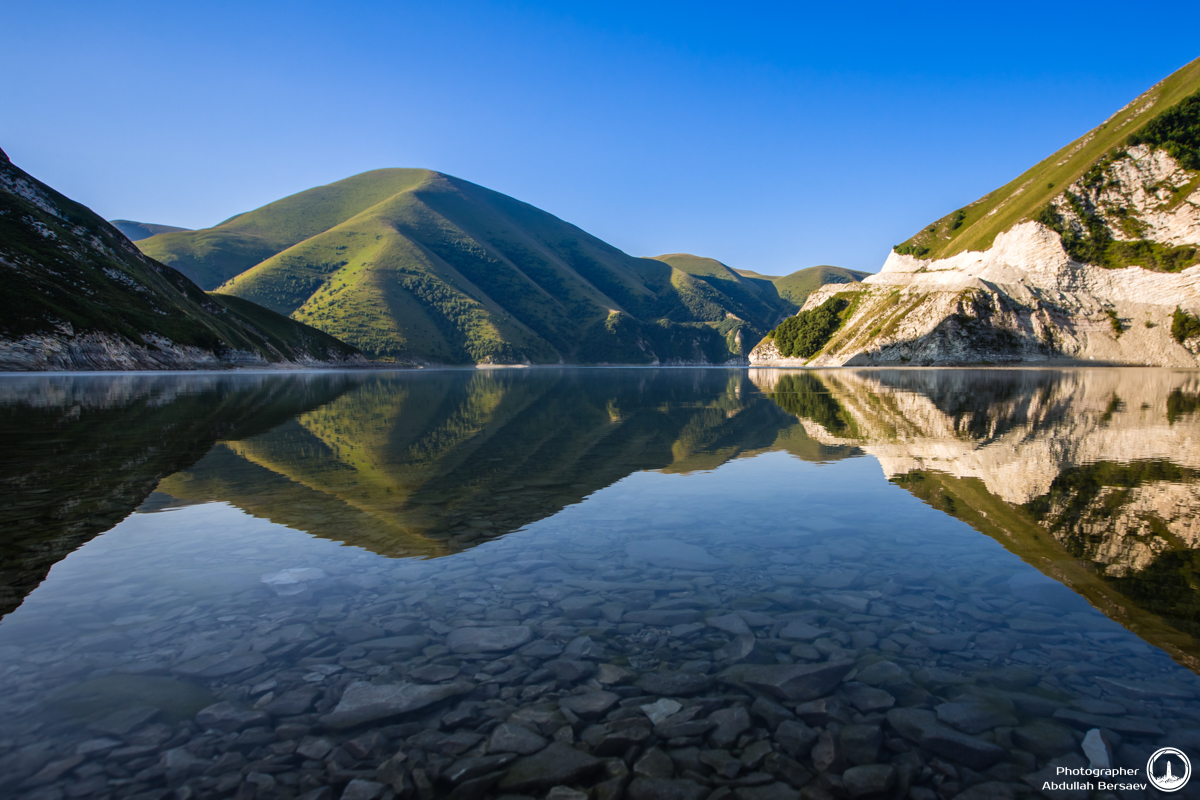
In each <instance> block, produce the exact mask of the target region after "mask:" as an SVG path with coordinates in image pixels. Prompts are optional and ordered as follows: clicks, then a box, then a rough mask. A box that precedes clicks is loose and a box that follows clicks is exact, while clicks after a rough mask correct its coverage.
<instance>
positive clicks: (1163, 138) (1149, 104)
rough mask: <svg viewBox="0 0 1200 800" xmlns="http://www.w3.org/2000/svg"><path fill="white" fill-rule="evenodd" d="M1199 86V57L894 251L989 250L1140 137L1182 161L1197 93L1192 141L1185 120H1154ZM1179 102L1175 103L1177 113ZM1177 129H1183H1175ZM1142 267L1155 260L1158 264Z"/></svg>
mask: <svg viewBox="0 0 1200 800" xmlns="http://www.w3.org/2000/svg"><path fill="white" fill-rule="evenodd" d="M1197 92H1200V59H1197V60H1195V61H1193V62H1191V63H1190V64H1188V65H1187V66H1185V67H1183V68H1182V69H1180V70H1178V71H1177V72H1175V73H1173V74H1172V75H1170V76H1169V77H1167V78H1165V79H1164V80H1162V81H1160V82H1159V83H1157V84H1155V85H1154V86H1152V87H1151V88H1150V89H1148V90H1147V91H1146V92H1144V93H1143V94H1142V95H1140V96H1139V97H1138V98H1137V99H1135V100H1134V101H1133V102H1131V103H1129V105H1127V106H1125V107H1124V108H1122V109H1121V110H1120V111H1118V112H1117V113H1116V114H1114V115H1113V116H1112V117H1110V118H1109V119H1108V120H1106V121H1105V122H1104V123H1103V124H1102V125H1100V126H1099V127H1097V128H1095V129H1093V130H1091V131H1089V132H1088V133H1086V134H1085V135H1084V136H1082V137H1080V138H1079V139H1076V140H1075V141H1074V142H1072V143H1070V144H1068V145H1067V146H1066V147H1063V148H1062V149H1061V150H1059V151H1058V152H1056V153H1054V154H1053V155H1051V156H1050V157H1049V158H1046V159H1045V160H1043V161H1041V162H1040V163H1038V164H1036V165H1035V166H1034V167H1032V168H1031V169H1029V170H1027V171H1026V172H1024V173H1022V174H1021V175H1020V176H1018V177H1017V178H1015V179H1014V180H1012V181H1010V182H1009V183H1007V184H1005V185H1004V186H1002V187H1000V188H999V189H997V190H995V191H994V192H991V193H990V194H987V195H985V196H983V197H981V198H980V199H978V200H976V201H975V202H974V203H971V204H970V205H968V206H966V207H964V208H961V209H959V210H957V211H955V212H953V213H952V214H948V215H946V216H945V217H942V218H941V219H939V220H937V221H936V222H934V223H933V224H932V225H929V226H927V227H926V228H924V229H923V230H921V231H920V232H919V233H917V234H916V235H915V236H913V237H912V238H910V239H908V240H907V241H906V242H904V243H902V244H900V245H897V246H896V248H895V249H896V252H898V253H901V254H906V255H914V256H918V257H920V258H945V257H947V256H952V255H954V254H956V253H961V252H963V251H965V250H976V251H979V250H986V249H987V248H988V247H990V246H991V244H992V242H993V241H994V240H995V238H996V235H997V234H998V233H1001V232H1002V231H1006V230H1008V229H1009V228H1011V227H1013V226H1014V225H1016V224H1017V223H1019V222H1022V221H1025V220H1031V219H1037V218H1039V216H1041V215H1043V213H1044V212H1045V210H1046V209H1047V207H1048V206H1049V205H1050V204H1051V202H1052V201H1055V200H1056V199H1057V200H1059V201H1060V203H1061V202H1062V201H1063V200H1064V190H1065V189H1067V188H1068V187H1070V186H1071V185H1072V184H1075V183H1076V182H1077V181H1079V180H1080V179H1083V178H1085V176H1087V175H1088V174H1089V171H1092V170H1095V169H1101V168H1102V167H1103V166H1104V162H1105V160H1106V159H1111V158H1112V157H1114V156H1116V155H1118V154H1119V153H1120V152H1121V151H1122V150H1123V149H1124V148H1126V147H1128V146H1131V145H1133V144H1137V143H1139V142H1143V143H1146V144H1151V145H1153V146H1160V147H1163V148H1164V149H1167V150H1168V151H1169V152H1171V153H1172V155H1175V156H1176V158H1177V159H1178V160H1180V161H1181V163H1182V162H1183V161H1184V160H1185V159H1184V158H1181V154H1183V153H1185V152H1194V153H1198V154H1200V151H1198V150H1197V147H1200V119H1196V118H1195V117H1196V116H1197V114H1198V113H1200V102H1198V101H1196V100H1193V101H1192V103H1191V104H1189V105H1188V106H1186V107H1184V109H1183V110H1185V111H1187V110H1191V111H1192V114H1191V117H1192V119H1191V120H1190V124H1191V133H1190V145H1189V143H1188V142H1189V138H1188V130H1187V129H1188V125H1187V124H1186V123H1185V124H1184V125H1182V126H1173V125H1167V126H1164V125H1163V124H1162V123H1161V122H1160V123H1159V124H1158V125H1154V124H1153V123H1154V122H1155V120H1160V119H1161V118H1162V117H1163V115H1164V114H1168V115H1170V116H1173V117H1175V118H1176V120H1178V118H1179V117H1180V116H1181V115H1180V113H1179V111H1180V109H1179V108H1176V107H1179V106H1180V104H1181V103H1184V101H1185V100H1187V99H1188V98H1189V97H1194V96H1195V95H1196V94H1197ZM1173 108H1175V109H1176V110H1175V111H1174V112H1173V113H1172V109H1173ZM1171 129H1174V132H1175V133H1176V134H1177V136H1175V137H1172V136H1171V133H1172V130H1171ZM1178 134H1182V137H1180V136H1179V135H1178ZM1176 139H1179V141H1176ZM1198 157H1200V155H1198ZM1185 166H1186V164H1185ZM1097 174H1098V173H1097ZM1193 188H1194V187H1193ZM1180 200H1182V198H1180ZM1051 227H1053V225H1051ZM1130 263H1137V262H1136V261H1131V262H1130ZM1144 266H1148V267H1154V266H1155V264H1149V263H1148V264H1144Z"/></svg>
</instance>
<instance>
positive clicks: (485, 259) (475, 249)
mask: <svg viewBox="0 0 1200 800" xmlns="http://www.w3.org/2000/svg"><path fill="white" fill-rule="evenodd" d="M139 246H140V247H142V249H143V250H144V252H146V253H147V254H151V255H153V256H154V257H156V258H160V259H162V260H164V261H166V262H167V263H170V264H172V265H173V266H176V267H178V268H179V269H180V270H182V271H184V272H185V273H187V274H190V275H193V276H195V277H196V278H197V280H199V281H201V283H202V285H214V283H215V282H217V281H218V280H220V281H223V282H222V283H220V285H219V291H220V293H222V294H228V295H234V296H237V297H241V298H245V299H247V300H251V301H253V302H255V303H258V304H260V305H263V306H265V307H267V308H270V309H273V310H275V311H277V312H279V313H281V314H286V315H288V316H290V317H292V318H293V319H296V320H300V321H302V322H305V323H307V324H309V325H312V326H314V327H316V328H319V329H321V330H324V331H326V332H328V333H330V334H332V335H334V336H336V337H338V338H339V339H341V340H343V341H346V342H349V343H351V344H353V345H355V346H356V347H359V348H361V349H362V350H363V351H365V352H367V353H368V354H370V355H371V356H372V357H374V358H378V359H384V360H389V359H396V360H409V359H424V360H427V361H432V362H443V363H472V362H474V363H516V362H532V363H555V362H558V361H560V360H561V361H566V362H621V363H652V362H653V361H655V360H659V361H710V362H713V361H725V360H727V359H729V358H731V357H733V356H736V355H741V354H743V353H745V352H748V350H749V346H748V345H752V344H753V343H754V342H755V341H757V336H758V334H759V333H760V332H761V331H763V330H765V329H766V328H767V327H768V326H769V325H770V324H771V322H773V319H772V314H773V313H774V309H773V307H772V306H771V304H770V303H769V302H767V301H765V300H764V299H763V298H762V297H760V295H761V292H757V291H755V290H754V289H753V288H752V287H750V288H747V286H743V285H740V284H743V283H744V281H742V280H741V279H740V278H739V277H738V276H736V275H734V274H733V273H729V275H730V276H731V277H730V279H729V280H726V281H719V280H715V279H709V278H706V277H704V276H697V275H693V274H691V272H689V271H688V270H685V269H680V268H677V267H675V266H673V265H672V264H669V263H666V262H664V261H659V260H653V259H643V258H634V257H632V256H629V255H627V254H625V253H622V252H621V251H620V250H618V249H616V248H615V247H613V246H611V245H609V244H607V243H605V242H603V241H601V240H599V239H597V238H595V237H594V236H590V235H589V234H587V233H585V232H584V231H582V230H580V229H579V228H576V227H575V226H573V225H570V224H568V223H566V222H564V221H562V220H560V219H558V218H557V217H554V216H552V215H550V214H548V213H546V212H544V211H541V210H540V209H537V208H534V207H533V206H530V205H528V204H526V203H522V202H520V201H518V200H514V199H513V198H511V197H507V196H505V195H502V194H499V193H497V192H493V191H490V190H488V189H485V188H483V187H481V186H477V185H475V184H473V183H469V182H467V181H464V180H460V179H458V178H454V177H451V176H448V175H442V174H440V173H436V172H430V171H428V170H412V169H385V170H375V171H373V172H368V173H364V174H362V175H356V176H354V177H351V178H348V179H346V180H344V181H339V182H338V183H334V184H330V185H329V186H322V187H318V188H316V189H311V190H309V191H307V192H301V193H300V194H297V195H293V196H291V197H288V198H285V199H283V200H280V201H278V202H276V203H272V204H270V205H267V206H264V207H263V208H260V209H257V210H255V211H251V212H248V213H246V214H241V215H239V216H237V217H234V218H233V219H230V220H228V221H226V222H223V223H221V224H220V225H218V226H216V227H215V228H210V229H206V230H201V231H194V232H186V233H169V234H164V235H161V236H156V237H152V238H150V239H147V240H144V241H143V242H140V243H139ZM727 272H728V271H727ZM710 277H711V276H710ZM726 289H728V290H729V291H731V292H733V294H732V295H731V294H726V291H725V290H726ZM735 309H736V310H735ZM739 312H741V313H739ZM731 315H732V316H731ZM743 328H747V329H752V330H747V331H746V333H745V334H743V333H742V332H741V331H742V329H743ZM747 340H751V341H749V342H748V344H747V346H743V342H746V341H747Z"/></svg>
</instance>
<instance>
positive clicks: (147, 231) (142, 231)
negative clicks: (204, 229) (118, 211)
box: [108, 219, 190, 242]
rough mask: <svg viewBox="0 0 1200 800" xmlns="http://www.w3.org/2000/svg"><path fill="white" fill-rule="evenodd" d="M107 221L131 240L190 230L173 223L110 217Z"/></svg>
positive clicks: (135, 240)
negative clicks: (155, 222)
mask: <svg viewBox="0 0 1200 800" xmlns="http://www.w3.org/2000/svg"><path fill="white" fill-rule="evenodd" d="M108 223H109V224H110V225H112V226H113V227H114V228H116V229H117V230H119V231H120V232H121V233H123V234H125V238H126V239H128V240H129V241H131V242H137V241H140V240H142V239H149V238H150V237H151V236H157V235H158V234H160V233H172V232H174V231H186V230H190V228H177V227H175V226H174V225H155V224H154V223H153V222H134V221H133V220H131V219H110V220H109V221H108Z"/></svg>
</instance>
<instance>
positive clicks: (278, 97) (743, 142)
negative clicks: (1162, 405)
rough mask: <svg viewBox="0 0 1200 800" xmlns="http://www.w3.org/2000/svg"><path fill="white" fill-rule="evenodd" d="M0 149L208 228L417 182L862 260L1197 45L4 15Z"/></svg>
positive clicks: (372, 13)
mask: <svg viewBox="0 0 1200 800" xmlns="http://www.w3.org/2000/svg"><path fill="white" fill-rule="evenodd" d="M0 19H2V22H0V30H2V32H3V45H2V46H0V70H2V74H3V75H4V76H5V79H4V80H3V81H2V82H0V147H2V148H4V150H5V151H6V152H7V153H8V154H9V156H10V157H11V158H12V159H13V161H14V162H15V163H16V164H17V165H18V166H21V167H23V168H24V169H26V170H27V171H28V172H30V173H31V174H33V175H34V176H35V177H37V178H39V179H41V180H43V181H45V182H46V183H48V184H50V185H51V186H53V187H54V188H56V189H58V190H59V191H62V192H63V193H65V194H67V195H68V196H70V197H73V198H74V199H76V200H79V201H81V202H83V203H85V204H87V205H89V206H91V207H92V208H93V209H94V210H96V211H97V212H98V213H100V214H101V215H103V216H105V217H108V218H117V217H123V218H127V219H135V220H140V221H144V222H158V223H165V224H170V225H181V226H185V227H205V226H208V225H214V224H216V223H217V222H220V221H221V220H223V219H225V218H227V217H229V216H232V215H233V214H235V213H239V212H242V211H246V210H249V209H251V208H255V207H257V206H259V205H262V204H264V203H267V202H270V201H271V200H275V199H278V198H280V197H283V196H285V195H287V194H291V193H293V192H297V191H301V190H303V189H306V188H309V187H311V186H314V185H318V184H322V183H328V182H331V181H335V180H338V179H340V178H344V177H347V176H349V175H352V174H355V173H358V172H362V171H365V170H369V169H375V168H378V167H428V168H431V169H436V170H441V171H443V172H447V173H450V174H452V175H457V176H459V177H461V178H465V179H467V180H471V181H474V182H476V183H479V184H482V185H484V186H487V187H489V188H492V189H496V190H498V191H501V192H504V193H506V194H510V195H512V196H514V197H517V198H519V199H521V200H524V201H526V202H529V203H532V204H534V205H536V206H539V207H540V208H543V209H545V210H547V211H549V212H551V213H553V214H556V215H557V216H559V217H562V218H563V219H565V220H567V221H569V222H572V223H574V224H576V225H578V226H579V227H581V228H583V229H584V230H587V231H589V232H590V233H593V234H595V235H597V236H599V237H600V238H602V239H605V240H607V241H609V242H611V243H612V244H614V245H616V246H617V247H620V248H621V249H623V250H625V251H626V252H629V253H632V254H635V255H656V254H659V253H670V252H691V253H696V254H699V255H707V256H712V257H714V258H718V259H720V260H722V261H724V262H726V263H728V264H730V265H731V266H735V267H741V268H746V269H754V270H758V271H760V272H764V273H770V274H785V273H787V272H791V271H793V270H796V269H800V268H803V267H806V266H811V265H814V264H822V263H824V264H838V265H842V266H847V267H851V268H855V269H864V270H870V271H874V270H876V269H878V268H879V266H880V265H881V264H882V262H883V260H884V258H885V257H886V256H887V252H888V249H889V247H890V246H891V245H893V244H895V243H897V242H900V241H903V240H904V239H906V238H907V237H908V236H910V235H911V234H912V233H913V232H915V231H916V230H918V229H919V228H920V227H922V226H923V225H925V224H927V223H928V222H931V221H933V220H934V219H936V218H938V217H940V216H942V215H943V214H946V213H948V212H950V211H952V210H954V209H955V208H957V207H959V206H961V205H964V204H966V203H968V202H970V201H972V200H974V199H976V198H977V197H979V196H980V195H983V194H985V193H987V192H988V191H990V190H992V189H994V188H996V187H997V186H999V185H1001V184H1003V183H1005V182H1007V181H1008V180H1010V179H1011V178H1013V177H1015V176H1016V175H1017V174H1019V173H1020V172H1022V171H1023V170H1024V169H1026V168H1027V167H1029V166H1031V165H1032V164H1033V163H1034V162H1036V161H1038V160H1040V159H1041V158H1043V157H1045V156H1046V155H1048V154H1049V153H1051V152H1052V151H1054V150H1055V149H1057V148H1058V147H1060V146H1062V145H1064V144H1066V143H1067V142H1069V141H1070V140H1072V139H1074V138H1075V137H1077V136H1079V135H1081V134H1082V133H1084V132H1085V131H1087V130H1088V129H1089V128H1092V127H1094V126H1095V125H1097V124H1099V123H1100V122H1102V121H1103V120H1104V119H1105V118H1106V117H1108V116H1109V115H1110V114H1111V113H1113V112H1115V111H1116V110H1117V109H1118V108H1120V107H1121V106H1122V105H1124V104H1125V103H1126V102H1128V101H1129V100H1131V99H1132V98H1133V97H1134V96H1136V95H1137V94H1139V93H1140V92H1142V91H1143V90H1145V89H1146V88H1148V87H1149V86H1150V85H1151V84H1153V83H1154V82H1155V81H1157V80H1159V79H1161V78H1163V77H1165V76H1166V75H1168V74H1170V73H1171V72H1173V71H1174V70H1176V69H1178V68H1179V67H1181V66H1183V65H1184V64H1186V63H1187V62H1189V61H1190V60H1192V59H1194V58H1196V57H1197V56H1200V40H1198V39H1197V37H1196V35H1195V32H1196V31H1198V30H1200V3H1187V2H1172V3H1156V2H1143V3H1137V4H1130V3H1128V2H1122V3H1108V2H1045V0H1042V1H1041V2H1037V3H1016V2H1010V3H1001V4H996V3H945V2H939V3H930V4H927V5H923V6H916V5H912V4H906V3H886V4H883V3H881V4H869V3H866V4H864V3H857V4H856V3H847V2H843V3H829V2H824V3H820V4H813V5H805V4H802V3H778V4H772V3H758V4H754V3H734V2H728V0H726V2H721V3H707V2H686V3H683V2H681V3H650V2H623V0H610V1H609V2H603V3H591V4H584V3H548V2H481V1H478V0H439V1H438V2H414V3H408V2H397V1H395V0H393V1H392V2H367V1H366V0H343V2H336V3H334V2H329V3H315V2H304V0H292V2H279V3H270V2H254V0H248V1H247V2H229V3H201V2H174V3H167V2H156V3H149V2H141V3H139V2H94V1H93V2H59V1H58V0H44V2H35V3H17V2H10V3H7V4H6V5H5V7H4V9H3V12H2V15H0Z"/></svg>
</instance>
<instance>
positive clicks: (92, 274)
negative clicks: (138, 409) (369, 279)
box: [0, 151, 361, 370]
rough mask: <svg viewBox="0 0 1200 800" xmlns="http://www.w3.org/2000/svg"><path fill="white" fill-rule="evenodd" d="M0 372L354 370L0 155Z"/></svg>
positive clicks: (305, 330) (333, 347) (275, 317)
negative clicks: (162, 260) (141, 247)
mask: <svg viewBox="0 0 1200 800" xmlns="http://www.w3.org/2000/svg"><path fill="white" fill-rule="evenodd" d="M0 266H3V267H4V269H3V270H0V370H22V369H34V370H37V369H181V368H182V369H188V368H197V367H200V368H214V367H218V368H219V367H225V366H231V365H263V364H267V363H271V362H299V363H346V362H347V360H354V359H357V360H361V355H359V354H358V353H357V351H355V350H354V348H352V347H349V346H347V345H345V344H343V343H341V342H339V341H337V340H336V339H334V338H333V337H331V336H328V335H327V334H324V333H321V332H320V331H317V330H314V329H313V328H310V327H308V326H306V325H301V324H298V323H296V322H295V321H293V320H290V319H288V318H286V317H284V316H281V315H279V314H276V313H274V312H272V311H268V310H267V309H264V308H260V307H258V306H256V305H254V304H253V303H249V302H246V301H244V300H241V299H239V298H224V297H210V296H209V295H206V294H205V293H204V292H203V291H201V290H200V288H199V287H197V286H196V285H195V284H193V283H192V282H191V281H189V280H188V279H187V278H185V277H184V276H183V275H181V274H179V273H178V272H176V271H175V270H173V269H171V268H170V267H164V266H163V265H162V264H159V263H158V262H156V261H153V260H152V259H150V258H147V257H146V256H144V255H142V254H141V253H140V252H139V251H138V249H137V248H136V247H135V246H134V245H133V244H132V243H131V242H130V241H129V240H128V239H127V238H125V236H123V235H122V234H121V233H120V232H119V231H118V230H117V229H116V228H114V227H113V226H112V225H110V224H109V223H107V222H105V221H104V220H103V219H101V218H100V217H98V216H97V215H96V214H94V213H93V212H92V211H91V210H89V209H88V208H85V207H84V206H82V205H80V204H78V203H76V202H74V201H72V200H69V199H68V198H66V197H64V196H63V195H61V194H59V193H58V192H56V191H54V190H53V189H51V188H50V187H48V186H46V185H45V184H43V183H41V182H40V181H38V180H36V179H35V178H33V177H31V176H29V175H28V174H27V173H25V172H24V171H23V170H21V169H19V168H18V167H16V166H14V165H13V164H12V162H11V161H9V159H8V156H7V155H5V154H4V152H3V151H0Z"/></svg>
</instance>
